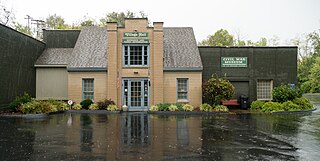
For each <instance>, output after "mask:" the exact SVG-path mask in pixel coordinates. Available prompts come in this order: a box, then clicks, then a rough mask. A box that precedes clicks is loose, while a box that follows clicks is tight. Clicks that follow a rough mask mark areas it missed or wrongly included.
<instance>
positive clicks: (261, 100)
mask: <svg viewBox="0 0 320 161" xmlns="http://www.w3.org/2000/svg"><path fill="white" fill-rule="evenodd" d="M257 100H258V101H272V99H257Z"/></svg>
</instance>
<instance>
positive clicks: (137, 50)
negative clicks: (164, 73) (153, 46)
mask: <svg viewBox="0 0 320 161" xmlns="http://www.w3.org/2000/svg"><path fill="white" fill-rule="evenodd" d="M148 64H149V45H124V46H123V65H124V66H148Z"/></svg>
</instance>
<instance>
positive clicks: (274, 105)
mask: <svg viewBox="0 0 320 161" xmlns="http://www.w3.org/2000/svg"><path fill="white" fill-rule="evenodd" d="M261 111H262V112H277V111H284V107H283V105H282V104H281V103H279V102H271V101H269V102H266V103H264V105H263V106H262V110H261Z"/></svg>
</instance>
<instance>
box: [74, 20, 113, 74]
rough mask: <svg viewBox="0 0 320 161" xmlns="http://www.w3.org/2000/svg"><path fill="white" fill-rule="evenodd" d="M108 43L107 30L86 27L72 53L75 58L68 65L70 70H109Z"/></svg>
mask: <svg viewBox="0 0 320 161" xmlns="http://www.w3.org/2000/svg"><path fill="white" fill-rule="evenodd" d="M107 43H108V34H107V28H105V27H96V26H90V27H89V26H88V27H84V28H83V29H82V30H81V32H80V35H79V37H78V40H77V42H76V45H75V47H74V49H73V51H72V56H73V58H72V59H71V60H70V63H69V64H68V70H69V71H72V70H75V71H81V70H82V69H84V70H87V69H97V70H107V62H108V54H107V47H108V45H107Z"/></svg>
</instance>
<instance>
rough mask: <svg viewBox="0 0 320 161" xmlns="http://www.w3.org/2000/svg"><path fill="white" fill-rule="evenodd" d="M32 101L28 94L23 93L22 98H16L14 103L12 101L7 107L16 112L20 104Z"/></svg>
mask: <svg viewBox="0 0 320 161" xmlns="http://www.w3.org/2000/svg"><path fill="white" fill-rule="evenodd" d="M31 100H32V98H31V96H30V95H29V94H28V93H26V92H25V93H24V94H23V95H22V96H17V97H16V98H15V99H14V101H12V102H11V103H10V105H9V107H10V109H12V110H14V111H17V109H18V108H19V106H21V105H22V104H25V103H28V102H30V101H31Z"/></svg>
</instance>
